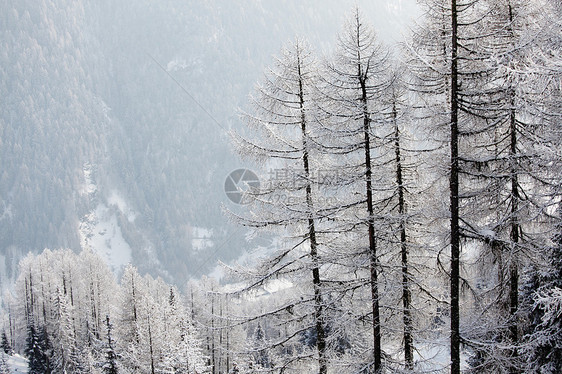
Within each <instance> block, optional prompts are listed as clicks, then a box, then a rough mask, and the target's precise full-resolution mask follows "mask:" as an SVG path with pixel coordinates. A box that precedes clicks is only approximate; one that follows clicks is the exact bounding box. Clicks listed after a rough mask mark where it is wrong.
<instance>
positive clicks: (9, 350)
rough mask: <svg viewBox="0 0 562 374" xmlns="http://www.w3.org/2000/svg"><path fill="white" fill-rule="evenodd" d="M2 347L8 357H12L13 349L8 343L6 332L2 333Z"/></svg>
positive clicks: (0, 345)
mask: <svg viewBox="0 0 562 374" xmlns="http://www.w3.org/2000/svg"><path fill="white" fill-rule="evenodd" d="M0 347H1V348H2V351H3V352H4V353H5V354H7V355H11V354H12V353H13V348H12V346H11V345H10V342H9V341H8V336H7V335H6V331H3V332H2V343H0Z"/></svg>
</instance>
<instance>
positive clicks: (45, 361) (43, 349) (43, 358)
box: [25, 324, 51, 374]
mask: <svg viewBox="0 0 562 374" xmlns="http://www.w3.org/2000/svg"><path fill="white" fill-rule="evenodd" d="M25 354H26V356H27V358H28V360H29V364H28V365H29V366H28V367H29V373H30V374H49V373H51V365H50V355H51V346H50V342H49V339H48V336H47V333H46V331H45V329H44V328H43V327H40V328H39V330H37V329H36V328H35V326H33V324H31V325H29V326H28V330H27V345H26V348H25Z"/></svg>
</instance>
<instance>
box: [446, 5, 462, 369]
mask: <svg viewBox="0 0 562 374" xmlns="http://www.w3.org/2000/svg"><path fill="white" fill-rule="evenodd" d="M457 29H458V23H457V2H456V0H451V125H450V126H451V159H450V164H451V165H450V167H451V175H450V177H449V186H450V210H451V233H450V235H451V279H450V281H451V374H460V313H459V296H460V295H459V279H460V271H459V270H460V269H459V268H460V232H459V159H458V152H459V151H458V101H457V100H458V69H457Z"/></svg>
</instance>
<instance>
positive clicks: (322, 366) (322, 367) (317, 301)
mask: <svg viewBox="0 0 562 374" xmlns="http://www.w3.org/2000/svg"><path fill="white" fill-rule="evenodd" d="M297 67H298V75H299V101H300V102H299V109H300V111H301V131H302V143H303V155H302V161H303V168H304V174H305V178H306V205H307V208H308V212H309V216H308V239H309V241H310V257H311V260H312V264H313V268H312V285H313V287H314V322H315V326H316V348H317V349H318V366H319V369H318V372H319V374H326V373H327V372H328V367H327V363H326V333H325V330H324V318H323V314H324V312H323V301H322V292H321V280H320V269H319V266H320V265H319V264H318V243H317V241H316V227H315V224H314V215H313V212H314V204H313V201H312V187H311V185H310V177H311V175H310V165H309V160H308V134H307V130H306V117H305V109H304V90H303V84H302V83H303V82H302V79H301V77H302V76H301V68H300V56H298V55H297Z"/></svg>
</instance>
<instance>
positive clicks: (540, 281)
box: [524, 209, 562, 374]
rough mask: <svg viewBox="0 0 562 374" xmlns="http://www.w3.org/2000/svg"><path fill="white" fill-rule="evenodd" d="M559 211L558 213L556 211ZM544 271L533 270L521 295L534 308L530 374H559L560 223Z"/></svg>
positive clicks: (561, 330)
mask: <svg viewBox="0 0 562 374" xmlns="http://www.w3.org/2000/svg"><path fill="white" fill-rule="evenodd" d="M560 210H562V209H559V211H560ZM553 242H554V245H553V247H552V248H551V250H550V253H549V258H548V262H549V263H550V264H551V267H550V268H549V269H548V270H547V271H540V270H539V269H536V268H535V269H533V270H532V273H531V275H530V276H529V282H528V283H527V285H526V287H525V289H524V295H525V297H526V298H529V299H530V300H529V303H530V305H534V306H533V309H532V310H531V312H530V313H529V326H528V330H527V331H528V335H527V340H528V343H529V347H530V348H529V354H528V357H529V358H528V369H529V370H528V371H527V372H529V373H539V372H540V373H542V374H554V373H562V313H560V309H561V308H562V306H560V302H559V301H558V305H556V303H557V301H556V298H557V297H558V298H559V297H560V295H561V294H562V292H561V291H560V290H562V221H559V223H558V224H557V226H556V233H555V235H554V237H553Z"/></svg>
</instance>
